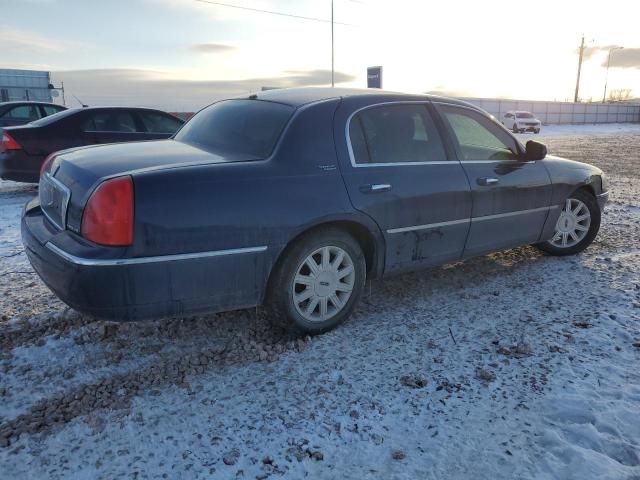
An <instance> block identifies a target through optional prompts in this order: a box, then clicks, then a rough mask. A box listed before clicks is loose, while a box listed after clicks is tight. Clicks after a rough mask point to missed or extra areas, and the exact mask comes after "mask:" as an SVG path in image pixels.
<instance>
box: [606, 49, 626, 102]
mask: <svg viewBox="0 0 640 480" xmlns="http://www.w3.org/2000/svg"><path fill="white" fill-rule="evenodd" d="M623 48H624V47H612V48H610V49H609V58H608V59H607V73H606V75H605V77H604V95H602V103H605V102H606V101H607V83H609V65H610V64H611V53H612V52H613V51H614V50H622V49H623Z"/></svg>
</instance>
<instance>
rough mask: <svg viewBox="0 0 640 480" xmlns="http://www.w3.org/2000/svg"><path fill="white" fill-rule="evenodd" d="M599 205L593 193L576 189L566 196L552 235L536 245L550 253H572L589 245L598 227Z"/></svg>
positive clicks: (578, 251) (580, 250) (561, 254)
mask: <svg viewBox="0 0 640 480" xmlns="http://www.w3.org/2000/svg"><path fill="white" fill-rule="evenodd" d="M600 216H601V214H600V207H598V203H597V202H596V199H595V197H594V196H593V195H591V194H590V193H588V192H586V191H584V190H578V191H577V192H574V193H573V194H571V196H570V197H569V198H567V200H566V202H565V205H564V207H563V209H562V212H561V213H560V217H559V218H558V221H557V222H556V229H555V233H554V235H553V237H552V238H551V239H550V240H547V241H546V242H543V243H540V244H538V245H536V246H537V247H538V248H539V249H540V250H543V251H545V252H547V253H550V254H551V255H559V256H563V255H573V254H575V253H580V252H582V251H583V250H584V249H585V248H587V247H588V246H589V245H591V242H593V239H594V238H595V237H596V235H597V234H598V230H599V229H600Z"/></svg>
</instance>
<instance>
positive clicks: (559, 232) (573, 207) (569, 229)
mask: <svg viewBox="0 0 640 480" xmlns="http://www.w3.org/2000/svg"><path fill="white" fill-rule="evenodd" d="M590 226H591V213H590V212H589V208H587V206H586V205H585V204H584V203H583V202H581V201H580V200H577V199H575V198H568V199H567V201H566V203H565V205H564V208H563V209H562V213H560V218H558V222H557V223H556V233H555V235H554V236H553V238H552V239H551V241H550V243H551V245H553V246H554V247H558V248H570V247H573V246H574V245H576V244H578V243H580V242H581V241H582V239H583V238H584V237H586V236H587V233H589V227H590Z"/></svg>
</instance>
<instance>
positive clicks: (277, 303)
mask: <svg viewBox="0 0 640 480" xmlns="http://www.w3.org/2000/svg"><path fill="white" fill-rule="evenodd" d="M327 246H330V247H337V248H340V249H342V250H344V251H345V252H346V253H347V254H348V256H349V257H350V259H351V261H352V262H353V271H354V275H355V276H354V283H353V289H352V290H351V296H350V297H349V298H348V300H347V301H346V303H344V305H343V307H342V308H341V309H340V310H339V311H338V312H337V313H335V314H334V316H332V317H331V318H329V319H327V320H325V321H311V320H308V319H307V318H305V317H303V316H302V314H301V313H300V312H299V311H298V309H297V308H296V306H295V304H294V300H293V292H294V289H295V285H294V278H295V276H296V274H297V273H298V269H299V268H300V266H301V265H302V264H303V262H304V260H305V259H306V258H307V257H309V256H310V255H311V254H312V253H313V252H315V251H316V250H318V249H320V248H322V247H327ZM366 276H367V268H366V261H365V258H364V254H363V252H362V249H361V248H360V245H359V244H358V242H357V241H356V240H355V239H354V238H353V237H352V236H351V235H349V234H348V233H346V232H344V231H342V230H340V229H338V228H334V227H326V228H319V229H316V230H313V231H311V232H309V233H307V234H305V235H303V236H302V237H301V238H299V239H298V240H296V242H295V243H294V244H293V245H290V246H289V247H287V249H286V250H285V252H284V253H283V254H282V258H281V259H280V260H279V261H278V264H277V265H276V267H275V268H274V271H273V272H272V274H271V278H270V280H269V287H268V291H267V298H266V302H265V303H266V307H267V312H268V317H269V320H270V321H271V323H272V324H274V325H276V326H278V327H281V328H284V329H285V330H288V331H290V332H293V333H296V334H300V333H308V334H311V335H315V334H319V333H324V332H327V331H329V330H331V329H333V328H335V327H336V326H338V325H339V324H341V323H342V322H344V321H345V320H346V319H347V318H348V317H349V315H350V314H351V312H352V311H353V308H354V307H355V305H356V303H357V302H358V300H359V298H360V294H361V293H362V289H363V288H364V285H365V281H366Z"/></svg>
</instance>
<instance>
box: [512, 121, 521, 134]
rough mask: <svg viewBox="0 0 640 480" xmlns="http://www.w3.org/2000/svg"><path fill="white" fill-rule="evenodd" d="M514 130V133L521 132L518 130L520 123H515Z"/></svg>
mask: <svg viewBox="0 0 640 480" xmlns="http://www.w3.org/2000/svg"><path fill="white" fill-rule="evenodd" d="M512 130H513V133H519V132H520V130H518V124H517V123H514V124H513V128H512Z"/></svg>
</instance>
